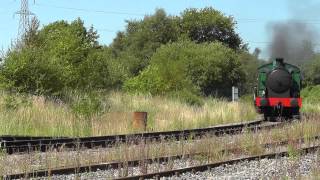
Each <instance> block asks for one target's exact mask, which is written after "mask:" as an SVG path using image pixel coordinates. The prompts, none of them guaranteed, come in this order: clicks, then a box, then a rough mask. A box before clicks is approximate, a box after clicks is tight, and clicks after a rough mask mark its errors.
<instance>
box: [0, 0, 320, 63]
mask: <svg viewBox="0 0 320 180" xmlns="http://www.w3.org/2000/svg"><path fill="white" fill-rule="evenodd" d="M289 2H290V3H289ZM292 2H294V3H292ZM305 2H308V3H305ZM310 3H316V4H319V3H317V2H314V1H299V0H290V1H289V0H268V1H258V0H211V1H209V0H161V1H160V0H135V1H133V0H117V1H110V0H35V3H34V2H33V0H29V8H30V10H31V11H32V12H33V13H35V14H36V16H37V17H38V19H39V20H40V23H41V24H42V25H45V24H48V23H50V22H54V21H56V20H62V19H63V20H68V21H72V20H74V19H76V18H77V17H80V18H81V19H83V20H84V22H85V24H86V26H87V27H89V26H91V25H93V26H94V27H95V28H96V29H97V30H98V33H99V34H100V39H99V41H100V43H101V44H110V43H111V42H112V40H113V38H114V37H115V35H116V33H117V31H121V30H124V28H125V25H126V23H125V20H130V19H142V18H143V15H144V14H152V13H154V10H155V9H156V8H163V9H165V11H166V12H167V13H168V14H171V15H179V14H180V12H182V11H183V10H184V9H186V8H203V7H206V6H212V7H214V8H215V9H217V10H219V11H221V12H223V13H224V14H225V15H232V16H234V17H235V19H236V21H237V22H238V24H237V29H236V31H237V32H238V33H239V34H240V36H241V37H242V39H243V41H244V42H247V43H249V47H250V50H253V49H254V48H255V47H259V48H260V49H262V56H263V57H267V56H268V53H267V51H266V47H267V46H268V42H270V34H268V31H267V30H266V26H267V25H268V23H270V22H278V21H285V20H288V19H290V18H302V19H304V20H315V19H316V17H315V15H316V14H318V13H317V11H315V12H311V11H309V10H308V8H307V7H304V6H305V4H310ZM19 8H20V0H0V22H1V23H0V42H1V43H0V48H3V49H7V48H8V47H9V46H10V43H11V41H12V40H14V39H15V38H16V36H17V31H18V26H19V15H14V13H15V12H16V11H18V10H19ZM305 11H308V13H304V12H305ZM297 12H300V13H301V14H303V15H301V16H297V15H296V14H299V13H297ZM319 22H320V21H319ZM312 23H313V22H312ZM313 24H314V26H320V25H318V23H313Z"/></svg>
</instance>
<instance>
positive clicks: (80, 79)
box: [0, 7, 320, 100]
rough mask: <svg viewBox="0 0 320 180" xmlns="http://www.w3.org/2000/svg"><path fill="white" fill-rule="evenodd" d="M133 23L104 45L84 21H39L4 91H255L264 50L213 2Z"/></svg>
mask: <svg viewBox="0 0 320 180" xmlns="http://www.w3.org/2000/svg"><path fill="white" fill-rule="evenodd" d="M126 23H127V25H126V29H125V30H124V31H121V32H118V33H117V36H116V37H115V39H114V40H113V42H112V43H111V44H110V45H101V44H99V43H98V41H97V39H98V37H99V34H98V33H97V31H96V30H95V29H94V27H91V28H86V27H84V23H83V21H82V20H81V19H77V20H74V21H72V22H67V21H63V20H62V21H57V22H53V23H51V24H48V25H46V26H44V27H42V28H40V27H39V22H38V21H37V20H36V19H33V21H32V23H31V26H30V28H29V30H28V32H27V33H26V34H25V35H24V36H23V37H22V38H21V39H20V41H19V42H17V43H16V45H15V46H13V47H11V48H10V50H9V51H8V52H7V53H6V55H5V57H4V58H3V62H2V64H1V65H0V85H1V88H3V89H6V90H8V91H11V92H23V93H30V94H35V95H45V96H55V97H59V96H63V94H64V92H67V91H70V90H79V91H86V90H89V91H91V90H122V91H127V92H130V93H136V92H137V93H148V94H151V95H173V96H181V97H183V98H186V99H187V100H188V99H191V100H192V99H194V98H196V97H198V96H211V95H213V96H228V95H229V94H230V89H231V86H238V87H240V90H241V92H242V93H246V92H250V91H251V88H252V86H253V85H254V83H255V80H256V68H257V67H258V66H259V65H260V64H261V63H262V61H261V60H258V57H259V52H260V51H259V49H256V50H255V51H254V53H252V54H251V53H249V51H248V48H247V44H244V43H243V42H242V40H241V37H240V36H239V35H238V34H237V33H236V32H235V28H236V22H235V20H234V18H233V17H231V16H225V15H224V14H223V13H221V12H219V11H217V10H215V9H213V8H211V7H208V8H204V9H186V10H185V11H183V12H182V13H181V14H180V16H170V15H167V14H166V12H165V11H164V10H163V9H157V10H156V11H155V13H154V14H153V15H146V16H145V17H144V18H143V19H142V20H128V21H126ZM311 64H312V65H306V66H305V67H304V70H306V74H305V79H306V81H307V83H308V84H319V83H320V75H319V74H320V73H319V72H320V56H318V55H316V54H315V56H314V60H313V61H312V63H311Z"/></svg>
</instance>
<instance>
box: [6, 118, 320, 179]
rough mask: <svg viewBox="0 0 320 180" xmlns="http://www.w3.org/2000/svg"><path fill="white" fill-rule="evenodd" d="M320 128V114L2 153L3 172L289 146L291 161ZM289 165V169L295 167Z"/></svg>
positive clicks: (203, 159) (215, 156) (213, 158)
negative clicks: (184, 134)
mask: <svg viewBox="0 0 320 180" xmlns="http://www.w3.org/2000/svg"><path fill="white" fill-rule="evenodd" d="M319 130H320V121H319V118H318V117H311V118H310V119H309V120H306V119H304V120H303V121H296V122H294V123H292V124H288V125H286V126H284V127H283V128H277V129H272V130H262V131H260V132H258V133H252V132H246V133H243V134H240V135H237V136H224V137H220V138H217V137H215V136H210V135H208V136H206V137H204V138H202V139H200V140H197V141H193V140H183V141H180V142H179V143H177V142H176V141H170V140H168V141H166V140H164V141H163V142H148V141H146V142H145V141H142V143H141V144H138V145H133V144H130V142H128V143H124V144H118V145H117V146H116V147H114V148H111V149H104V148H100V149H91V150H81V149H79V150H78V151H76V153H74V152H68V151H62V152H57V151H53V152H48V153H30V154H22V155H15V156H7V155H6V154H4V153H3V154H1V156H0V175H3V174H7V173H14V172H30V171H32V170H35V169H38V168H44V169H52V168H57V167H61V166H73V165H78V166H80V165H88V164H95V163H105V162H111V161H122V162H126V161H129V160H132V159H138V160H141V168H144V166H147V164H146V163H145V162H144V161H143V159H146V158H153V159H156V157H159V156H172V155H177V154H193V153H197V155H194V156H191V157H192V159H194V160H196V161H197V162H196V164H204V163H209V162H218V161H222V160H227V159H232V158H236V157H243V156H248V155H258V154H263V153H269V152H276V151H282V150H286V149H288V150H289V152H290V157H291V158H292V161H293V162H298V160H299V157H300V155H299V151H298V150H297V149H298V148H300V147H301V146H302V144H300V143H301V142H296V141H294V140H295V139H298V138H306V140H307V141H305V142H306V145H316V144H320V141H319V140H314V139H313V140H312V139H311V140H310V139H309V138H310V137H313V136H315V135H318V132H319ZM284 140H289V144H288V145H283V146H281V147H278V146H277V147H273V148H269V149H266V148H264V147H262V146H261V144H265V143H275V142H280V141H284ZM226 149H231V150H232V151H222V150H226ZM155 162H156V161H155ZM173 164H174V162H173V160H170V161H169V163H167V164H166V165H163V164H161V166H166V168H167V169H171V168H173ZM196 164H193V165H196ZM159 166H160V164H159ZM13 167H14V168H13ZM119 167H120V166H119ZM288 168H289V169H290V168H292V167H288ZM124 171H125V169H124ZM293 171H294V170H293ZM292 173H294V172H292ZM117 176H118V174H115V175H114V177H117ZM278 178H279V177H278ZM278 178H276V179H278Z"/></svg>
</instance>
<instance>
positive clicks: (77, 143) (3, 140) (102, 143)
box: [0, 120, 283, 154]
mask: <svg viewBox="0 0 320 180" xmlns="http://www.w3.org/2000/svg"><path fill="white" fill-rule="evenodd" d="M282 124H283V122H265V121H263V120H256V121H250V122H245V123H238V124H229V125H219V126H213V127H207V128H198V129H188V130H181V131H164V132H147V133H137V134H123V135H114V136H96V137H81V138H66V137H62V138H51V137H10V136H3V137H0V146H1V148H2V149H3V150H5V152H6V153H8V154H13V153H26V152H31V151H41V152H46V151H48V150H52V149H59V148H67V149H79V148H94V147H113V146H115V145H116V144H118V143H125V142H128V143H139V142H141V141H142V140H169V139H170V140H182V139H195V138H198V137H201V136H204V135H208V134H210V135H216V136H222V135H225V134H237V133H240V132H242V131H243V130H244V129H247V130H249V131H257V130H260V129H268V128H274V127H277V126H280V125H282Z"/></svg>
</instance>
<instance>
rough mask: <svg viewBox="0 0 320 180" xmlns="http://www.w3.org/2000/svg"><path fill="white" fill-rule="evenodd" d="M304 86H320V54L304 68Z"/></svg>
mask: <svg viewBox="0 0 320 180" xmlns="http://www.w3.org/2000/svg"><path fill="white" fill-rule="evenodd" d="M303 72H304V75H305V77H304V84H307V85H319V84H320V54H316V55H315V56H314V58H313V59H312V60H311V62H309V63H308V64H305V66H303Z"/></svg>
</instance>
